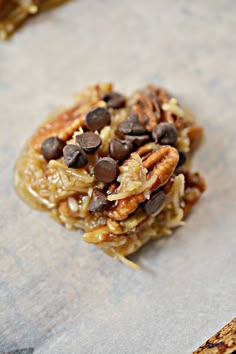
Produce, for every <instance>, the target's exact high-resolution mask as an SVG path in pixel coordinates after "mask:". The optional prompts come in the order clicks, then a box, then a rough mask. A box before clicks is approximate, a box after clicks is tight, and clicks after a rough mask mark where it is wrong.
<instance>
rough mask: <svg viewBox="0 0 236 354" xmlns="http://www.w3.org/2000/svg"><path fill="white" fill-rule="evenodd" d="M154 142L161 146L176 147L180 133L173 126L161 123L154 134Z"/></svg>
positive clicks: (154, 130)
mask: <svg viewBox="0 0 236 354" xmlns="http://www.w3.org/2000/svg"><path fill="white" fill-rule="evenodd" d="M152 137H153V139H154V141H155V142H156V143H158V144H160V145H174V144H175V143H176V141H177V138H178V133H177V130H176V128H175V126H174V125H173V124H170V123H160V124H158V125H157V126H156V127H155V128H154V129H153V132H152Z"/></svg>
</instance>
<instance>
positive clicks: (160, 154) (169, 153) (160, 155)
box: [108, 144, 179, 220]
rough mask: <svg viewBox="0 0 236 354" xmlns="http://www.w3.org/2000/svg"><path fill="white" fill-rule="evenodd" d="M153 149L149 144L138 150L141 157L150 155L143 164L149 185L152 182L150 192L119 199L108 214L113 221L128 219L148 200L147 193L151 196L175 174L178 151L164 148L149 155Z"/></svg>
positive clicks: (144, 159)
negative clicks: (146, 171)
mask: <svg viewBox="0 0 236 354" xmlns="http://www.w3.org/2000/svg"><path fill="white" fill-rule="evenodd" d="M145 147H146V149H145ZM151 148H152V146H151V144H147V146H142V147H141V148H140V149H138V150H137V153H138V154H140V156H143V154H144V150H145V153H146V154H148V156H147V158H145V156H144V158H143V161H142V164H143V167H145V168H146V169H147V170H148V176H147V183H148V182H149V181H150V180H151V181H152V183H151V185H150V186H149V188H148V190H145V192H142V193H138V194H135V195H130V196H129V197H127V198H124V199H119V200H118V201H117V204H116V205H115V207H113V208H112V209H110V211H109V212H108V215H109V217H110V218H111V219H114V220H124V219H126V218H127V217H128V215H129V214H131V213H132V212H134V211H135V210H136V209H137V207H138V205H139V204H140V203H142V202H144V201H145V200H146V196H147V193H149V194H150V193H151V192H153V191H154V190H157V189H158V188H159V187H161V186H163V185H164V184H166V183H167V182H168V180H169V178H170V177H171V175H172V173H173V172H174V170H175V167H176V165H177V163H178V160H179V154H178V151H177V150H176V149H175V148H174V147H171V146H164V147H162V148H160V149H159V150H157V151H154V152H152V153H151V154H149V152H151V151H150V149H151Z"/></svg>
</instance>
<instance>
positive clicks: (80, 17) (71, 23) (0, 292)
mask: <svg viewBox="0 0 236 354" xmlns="http://www.w3.org/2000/svg"><path fill="white" fill-rule="evenodd" d="M235 15H236V2H235V1H234V0H224V1H221V0H214V1H211V0H199V1H184V0H179V1H171V0H165V1H159V0H147V1H142V0H136V1H132V0H119V1H115V0H101V1H95V0H94V1H92V0H80V1H79V0H78V1H74V2H72V3H69V4H67V5H65V6H63V7H60V8H58V9H56V10H53V11H51V12H48V13H45V14H43V15H41V16H39V17H37V18H35V19H33V20H32V21H30V22H29V23H27V25H26V26H24V27H23V28H22V29H21V30H20V31H19V32H18V33H17V34H16V35H15V36H14V37H13V38H12V40H10V41H9V42H7V43H3V44H0V124H1V125H0V179H1V182H0V198H1V199H0V200H1V203H0V233H1V237H0V272H1V279H0V280H1V284H0V352H1V351H9V350H12V349H20V348H28V347H33V348H34V350H35V353H36V354H45V353H46V354H48V353H49V354H68V353H79V354H80V353H82V354H83V353H85V354H95V353H96V354H107V353H108V354H119V353H122V354H123V353H127V354H133V353H135V354H137V353H140V354H141V353H153V354H176V353H179V354H185V353H186V354H187V353H191V352H192V351H193V350H194V349H196V348H197V347H198V346H199V345H200V344H201V343H202V342H204V341H205V340H206V339H207V338H209V337H210V336H211V335H212V334H214V333H215V332H216V331H217V330H218V329H219V328H220V327H222V326H223V325H224V324H225V323H227V322H229V321H230V320H231V319H232V318H233V317H234V316H235V312H236V282H235V278H236V241H235V235H236V231H235V228H236V113H235V112H236V109H235V105H236V79H235V65H236V55H235V54H236V37H235V26H236V22H235ZM98 80H111V81H113V82H115V83H116V87H117V90H121V91H122V90H123V91H124V92H126V93H129V92H130V91H132V90H134V89H136V88H137V87H139V86H142V85H145V84H147V83H149V82H153V83H155V84H158V85H159V84H160V85H164V86H166V87H167V88H169V89H170V90H171V91H172V92H173V93H174V94H175V95H176V96H177V97H178V98H179V100H180V102H181V103H183V104H185V105H187V106H189V107H191V109H192V110H193V112H194V113H195V114H196V116H197V117H198V121H199V123H200V124H203V125H204V126H205V127H206V142H205V144H204V145H203V146H202V147H201V149H200V150H199V151H198V153H197V154H196V156H195V162H194V168H195V169H198V170H200V171H202V173H203V174H204V175H205V176H206V180H207V184H208V190H207V192H206V193H205V195H204V197H203V198H202V200H201V202H200V203H199V204H198V205H197V206H196V208H195V210H194V212H193V213H192V214H191V216H190V217H189V218H188V220H187V222H186V225H185V227H183V228H181V229H179V230H178V231H177V232H175V234H174V235H173V237H170V238H167V239H165V240H161V241H160V242H153V243H151V244H149V245H147V246H145V247H144V248H143V249H142V250H141V251H140V252H138V253H137V254H136V255H135V256H133V257H132V259H133V260H134V261H136V262H138V263H139V264H140V265H141V267H142V269H141V270H140V271H134V270H132V269H129V268H128V267H126V266H124V265H123V264H120V263H118V262H116V261H114V260H112V259H111V258H109V257H107V256H106V255H104V254H103V253H102V252H101V251H99V250H97V249H96V248H95V247H93V246H91V245H87V244H85V243H83V242H82V240H81V233H79V232H69V231H66V230H65V229H64V228H63V227H62V226H60V225H58V224H56V223H55V222H54V221H53V220H51V219H49V218H48V217H47V215H46V214H44V213H40V212H37V211H35V210H31V209H30V208H29V207H28V206H27V205H25V204H24V203H23V202H21V201H20V200H19V199H18V197H17V196H16V194H15V192H14V190H13V186H12V174H13V166H14V162H15V159H16V157H17V155H18V154H19V152H20V150H21V148H22V146H23V144H24V142H25V140H26V139H27V138H28V137H29V136H30V135H31V134H32V132H33V131H34V130H35V129H36V127H37V126H38V125H39V124H40V122H41V121H42V120H43V119H44V117H45V116H46V115H47V114H48V113H50V111H51V110H53V109H54V108H56V107H58V106H60V105H61V104H64V103H69V102H70V97H71V95H72V94H73V93H75V92H78V91H79V90H81V89H82V88H83V87H84V86H86V85H88V84H93V83H95V82H96V81H98Z"/></svg>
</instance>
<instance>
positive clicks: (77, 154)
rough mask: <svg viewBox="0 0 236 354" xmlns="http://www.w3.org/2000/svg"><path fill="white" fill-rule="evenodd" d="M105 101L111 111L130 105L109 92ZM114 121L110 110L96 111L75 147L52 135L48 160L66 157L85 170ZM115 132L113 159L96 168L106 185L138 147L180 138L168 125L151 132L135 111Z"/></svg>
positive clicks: (44, 147) (111, 145)
mask: <svg viewBox="0 0 236 354" xmlns="http://www.w3.org/2000/svg"><path fill="white" fill-rule="evenodd" d="M102 99H103V100H104V101H105V102H106V103H107V107H108V108H111V109H119V108H123V107H124V106H125V104H126V101H125V97H124V96H123V95H121V94H119V93H116V92H111V93H108V94H106V95H104V96H103V97H102ZM110 122H111V116H110V112H109V110H108V109H106V108H103V107H97V108H94V109H92V110H90V111H89V112H88V113H87V115H86V117H85V123H86V127H87V129H88V131H86V132H84V133H82V134H80V135H77V136H76V138H75V140H76V141H75V144H66V143H65V142H64V141H63V140H61V139H60V138H59V137H57V136H52V137H49V138H47V139H46V140H45V141H44V142H43V144H42V146H41V152H42V154H43V156H44V157H45V159H46V160H47V161H49V160H51V159H58V158H60V157H61V156H62V155H63V156H64V162H65V164H66V165H67V166H68V167H70V168H82V167H84V166H86V165H87V164H88V161H89V159H88V155H92V154H94V153H95V152H96V151H97V150H98V148H99V147H100V146H101V144H102V139H101V137H100V135H99V132H100V131H101V129H103V128H104V127H105V126H108V125H109V124H110ZM115 133H116V137H114V138H113V139H111V141H110V143H109V156H108V157H102V158H100V159H99V160H98V161H97V162H96V164H95V166H94V175H95V177H96V179H97V180H98V181H101V182H104V183H111V182H113V181H115V180H116V178H117V176H118V174H119V164H120V163H122V162H123V161H124V160H125V159H127V158H128V157H129V156H130V154H131V153H132V152H133V151H135V150H136V149H137V148H138V147H140V146H142V145H144V144H145V143H147V142H149V141H155V142H156V143H158V144H160V145H175V144H176V141H177V138H178V134H177V130H176V127H175V126H174V125H173V124H170V123H168V122H163V123H159V124H157V125H156V126H155V128H154V129H153V130H152V131H151V132H149V131H147V130H146V128H145V126H144V125H143V124H141V123H140V120H139V117H138V115H137V114H136V113H134V112H131V113H130V115H129V117H128V118H127V119H126V120H124V121H123V122H122V123H121V124H120V125H119V126H118V128H117V131H116V132H115ZM179 155H180V159H179V165H178V166H180V165H181V164H183V163H184V162H185V155H184V153H183V152H182V151H180V152H179ZM95 199H97V200H99V202H100V201H101V195H100V194H99V193H97V194H96V198H95ZM103 199H104V198H103ZM157 200H159V198H158V199H156V201H157Z"/></svg>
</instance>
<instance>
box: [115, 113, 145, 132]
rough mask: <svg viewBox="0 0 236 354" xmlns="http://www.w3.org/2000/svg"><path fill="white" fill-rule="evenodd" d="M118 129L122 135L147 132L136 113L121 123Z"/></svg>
mask: <svg viewBox="0 0 236 354" xmlns="http://www.w3.org/2000/svg"><path fill="white" fill-rule="evenodd" d="M118 131H119V133H120V134H122V135H127V134H128V135H142V134H145V133H146V129H145V128H144V126H143V125H142V124H141V123H140V122H139V119H138V116H137V115H136V114H135V113H131V115H130V116H129V117H128V118H127V119H126V120H124V121H123V122H122V123H120V125H119V127H118Z"/></svg>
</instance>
